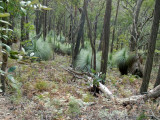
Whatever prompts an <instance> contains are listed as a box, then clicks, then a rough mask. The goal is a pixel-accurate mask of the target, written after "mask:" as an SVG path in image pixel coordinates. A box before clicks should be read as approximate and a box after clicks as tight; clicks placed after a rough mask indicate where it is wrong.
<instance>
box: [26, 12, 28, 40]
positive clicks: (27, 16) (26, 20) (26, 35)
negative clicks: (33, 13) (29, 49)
mask: <svg viewBox="0 0 160 120" xmlns="http://www.w3.org/2000/svg"><path fill="white" fill-rule="evenodd" d="M28 22H29V21H28V14H27V15H26V23H28ZM26 40H29V29H27V30H26Z"/></svg>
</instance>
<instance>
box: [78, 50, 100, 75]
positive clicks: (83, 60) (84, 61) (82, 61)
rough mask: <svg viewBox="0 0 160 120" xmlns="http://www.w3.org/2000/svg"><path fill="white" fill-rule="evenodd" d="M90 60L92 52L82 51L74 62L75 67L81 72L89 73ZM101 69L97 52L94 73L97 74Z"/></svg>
mask: <svg viewBox="0 0 160 120" xmlns="http://www.w3.org/2000/svg"><path fill="white" fill-rule="evenodd" d="M91 59H93V58H92V50H91V49H82V50H81V51H80V53H79V55H78V57H77V60H76V67H78V68H80V69H81V70H83V71H91ZM100 68H101V52H98V53H97V55H96V71H97V72H99V71H100Z"/></svg>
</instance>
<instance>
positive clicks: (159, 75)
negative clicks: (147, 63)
mask: <svg viewBox="0 0 160 120" xmlns="http://www.w3.org/2000/svg"><path fill="white" fill-rule="evenodd" d="M158 85H160V65H159V70H158V75H157V79H156V82H155V84H154V87H157V86H158Z"/></svg>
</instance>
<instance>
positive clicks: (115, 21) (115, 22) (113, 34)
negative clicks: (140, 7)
mask: <svg viewBox="0 0 160 120" xmlns="http://www.w3.org/2000/svg"><path fill="white" fill-rule="evenodd" d="M119 2H120V0H118V1H117V8H116V16H115V19H114V28H113V32H112V43H111V51H110V52H111V53H112V52H113V42H114V38H115V30H116V24H117V17H118V9H119Z"/></svg>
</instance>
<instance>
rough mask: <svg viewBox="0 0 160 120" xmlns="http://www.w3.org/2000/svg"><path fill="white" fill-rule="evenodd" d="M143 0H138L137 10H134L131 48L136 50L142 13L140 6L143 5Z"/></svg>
mask: <svg viewBox="0 0 160 120" xmlns="http://www.w3.org/2000/svg"><path fill="white" fill-rule="evenodd" d="M142 2H143V0H137V6H136V10H135V12H134V18H133V24H132V31H131V38H130V43H131V44H130V50H131V51H135V50H136V49H137V40H138V36H139V35H138V17H139V13H140V8H141V5H142Z"/></svg>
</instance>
